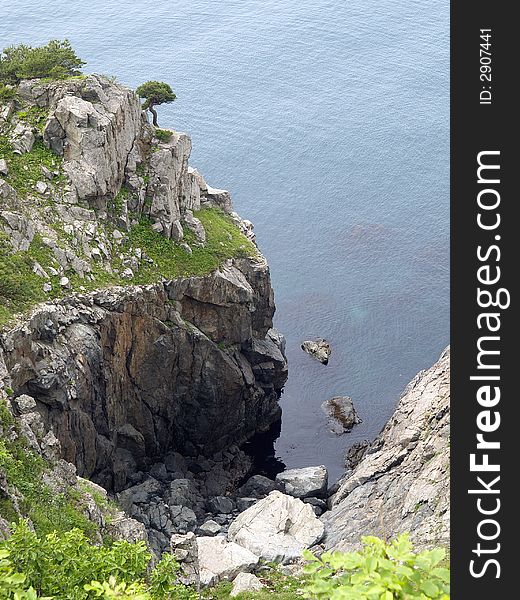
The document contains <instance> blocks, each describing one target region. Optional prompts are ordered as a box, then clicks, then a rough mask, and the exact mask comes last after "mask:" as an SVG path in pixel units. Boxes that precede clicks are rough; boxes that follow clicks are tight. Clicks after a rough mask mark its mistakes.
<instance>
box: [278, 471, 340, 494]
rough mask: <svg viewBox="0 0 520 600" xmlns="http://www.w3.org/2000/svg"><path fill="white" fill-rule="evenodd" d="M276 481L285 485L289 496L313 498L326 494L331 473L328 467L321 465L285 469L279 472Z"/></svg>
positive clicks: (284, 487)
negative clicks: (329, 473)
mask: <svg viewBox="0 0 520 600" xmlns="http://www.w3.org/2000/svg"><path fill="white" fill-rule="evenodd" d="M276 481H277V482H278V483H280V484H281V485H282V486H283V489H284V491H285V493H286V494H289V496H294V497H295V498H311V497H312V496H324V495H325V494H326V492H327V485H328V481H329V475H328V472H327V469H326V468H325V467H324V466H323V465H320V466H319V467H304V468H303V469H289V470H288V471H283V472H282V473H278V475H277V476H276Z"/></svg>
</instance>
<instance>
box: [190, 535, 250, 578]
mask: <svg viewBox="0 0 520 600" xmlns="http://www.w3.org/2000/svg"><path fill="white" fill-rule="evenodd" d="M197 546H198V556H199V567H200V582H201V584H202V585H205V586H208V585H214V584H216V583H218V582H219V581H222V580H225V579H227V580H233V579H234V578H235V577H236V576H237V575H238V573H240V572H246V571H251V570H252V569H254V567H256V565H257V564H258V562H259V560H260V559H259V557H258V556H256V555H255V554H253V553H252V552H250V551H249V550H247V549H246V548H244V547H243V546H239V545H238V544H235V543H233V542H230V541H228V540H226V539H225V538H224V537H220V536H217V537H199V538H197Z"/></svg>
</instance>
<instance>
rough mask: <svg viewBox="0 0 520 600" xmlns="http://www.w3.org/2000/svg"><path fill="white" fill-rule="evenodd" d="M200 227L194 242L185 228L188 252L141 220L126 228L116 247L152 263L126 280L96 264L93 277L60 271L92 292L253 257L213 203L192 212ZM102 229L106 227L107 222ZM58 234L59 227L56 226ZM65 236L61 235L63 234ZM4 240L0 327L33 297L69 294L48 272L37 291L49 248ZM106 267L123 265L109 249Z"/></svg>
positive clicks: (0, 240)
mask: <svg viewBox="0 0 520 600" xmlns="http://www.w3.org/2000/svg"><path fill="white" fill-rule="evenodd" d="M195 215H196V217H197V218H199V219H200V221H201V222H202V224H203V225H204V228H205V230H206V245H205V246H204V247H202V246H196V245H195V241H196V240H195V236H194V235H193V234H192V233H191V232H190V231H189V230H188V229H187V228H186V235H185V240H184V241H186V242H188V243H190V245H191V247H192V249H193V251H192V254H189V253H188V252H186V250H184V249H183V248H182V247H181V246H180V244H176V243H175V242H173V241H172V240H169V239H167V238H165V237H164V236H163V235H161V234H160V233H157V232H156V231H154V230H153V229H152V226H151V223H150V222H149V221H148V220H146V219H143V220H142V221H141V222H140V223H139V224H137V225H135V226H134V227H133V228H132V229H131V231H130V232H129V235H128V239H127V241H126V242H125V243H124V244H123V246H122V248H121V249H120V252H123V253H125V254H127V253H130V250H131V249H135V248H140V249H141V250H142V251H143V252H144V253H145V254H146V255H148V256H149V257H150V258H151V259H152V260H153V261H154V263H152V264H150V263H147V262H146V261H144V260H143V261H142V262H141V266H140V268H139V270H138V271H137V272H136V273H134V277H133V278H132V279H123V278H122V277H121V276H120V275H119V274H118V273H116V272H110V271H109V270H108V269H107V268H106V266H105V265H103V264H101V263H95V262H93V263H92V275H93V280H92V281H91V280H89V279H86V278H81V277H80V276H79V275H78V274H76V273H74V272H68V273H66V275H67V277H69V279H70V284H71V289H72V291H78V290H80V288H81V287H82V288H84V290H86V291H93V290H95V289H99V288H106V287H110V286H113V285H128V284H137V285H146V284H150V283H155V282H158V281H161V280H169V279H175V278H177V277H188V276H201V275H206V274H208V273H210V272H211V271H214V270H215V269H217V268H218V267H219V266H220V265H221V264H222V263H223V262H224V261H225V260H226V259H228V258H235V257H240V256H255V255H256V253H257V250H256V247H255V246H254V244H253V243H252V242H251V241H250V240H248V239H247V238H246V237H245V236H244V235H243V234H242V233H241V232H240V230H239V229H238V228H237V227H236V225H235V224H234V223H233V221H232V220H231V218H230V217H229V216H228V215H226V214H225V213H223V212H222V211H220V210H219V209H216V208H203V209H202V210H200V211H198V212H196V213H195ZM106 227H107V231H108V229H109V228H110V226H109V225H108V224H107V225H106ZM56 231H57V232H58V233H59V231H58V230H57V229H56ZM64 236H65V234H64ZM9 250H10V244H9V241H8V238H7V236H6V235H5V234H3V233H1V231H0V327H1V326H3V325H5V324H6V323H8V322H9V321H10V320H12V319H13V317H14V316H15V315H16V314H18V313H25V312H27V311H28V310H30V309H31V308H32V307H34V306H35V305H36V304H38V303H39V302H44V301H46V300H49V299H54V298H59V297H62V296H65V295H66V294H68V293H69V291H67V290H65V291H64V290H62V289H61V287H60V285H59V279H60V277H59V276H54V277H53V276H49V278H48V280H47V281H49V282H50V283H51V284H52V290H51V292H49V293H46V292H44V291H43V284H44V283H45V281H46V280H45V279H44V278H42V277H39V276H38V275H36V274H35V273H33V270H32V269H33V266H34V263H35V262H38V263H39V264H40V265H41V266H42V267H43V268H44V269H46V270H48V267H50V266H54V267H56V261H55V259H54V256H53V253H52V251H51V250H50V249H49V248H48V247H47V246H45V244H43V242H42V239H41V237H40V236H39V235H36V236H35V237H34V239H33V241H32V243H31V245H30V247H29V250H27V251H25V252H16V253H14V254H12V253H10V252H9ZM112 269H113V270H118V271H119V272H121V271H122V270H123V269H124V266H123V265H122V263H121V259H120V258H119V252H117V253H115V258H114V259H113V261H112Z"/></svg>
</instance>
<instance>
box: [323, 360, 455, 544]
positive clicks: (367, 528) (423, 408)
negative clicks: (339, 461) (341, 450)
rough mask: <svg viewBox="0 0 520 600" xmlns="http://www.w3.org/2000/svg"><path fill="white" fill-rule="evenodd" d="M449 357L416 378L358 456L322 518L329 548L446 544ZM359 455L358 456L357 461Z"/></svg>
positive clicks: (448, 502)
mask: <svg viewBox="0 0 520 600" xmlns="http://www.w3.org/2000/svg"><path fill="white" fill-rule="evenodd" d="M449 386H450V353H449V349H447V350H445V351H444V352H443V354H442V355H441V357H440V359H439V361H438V362H437V363H436V364H435V365H433V367H431V368H430V369H428V370H427V371H422V372H421V373H419V374H418V375H417V376H416V377H415V378H414V379H413V380H412V381H411V383H410V384H409V385H408V387H407V388H406V390H405V391H404V393H403V395H402V397H401V399H400V401H399V403H398V406H397V408H396V410H395V412H394V414H393V416H392V417H391V419H390V421H389V422H388V423H387V425H386V426H385V428H384V429H383V431H382V432H381V434H380V435H379V437H378V438H377V439H376V440H375V441H374V442H373V443H372V444H370V445H369V446H368V447H367V448H366V449H364V451H363V453H362V455H361V457H360V456H359V455H358V457H357V459H356V462H357V464H355V465H354V467H353V469H352V470H351V472H350V473H347V475H346V476H345V477H344V479H343V480H342V482H341V483H340V485H339V489H338V490H337V492H336V493H335V495H334V496H333V497H332V499H331V502H332V508H331V510H330V511H329V512H327V513H325V515H324V516H323V517H322V519H323V522H324V524H325V533H326V538H325V546H326V547H327V548H328V549H337V550H350V549H353V548H355V547H358V545H359V538H360V536H361V535H377V536H380V537H383V538H393V537H395V536H396V535H397V534H399V533H401V532H410V534H411V538H412V540H413V542H414V544H415V545H416V546H417V547H418V548H421V547H431V546H432V545H435V544H440V545H448V544H449V506H450V485H449V455H450V449H449V435H450V413H449V399H450V387H449ZM352 454H354V453H352Z"/></svg>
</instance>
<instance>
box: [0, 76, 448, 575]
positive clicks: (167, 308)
mask: <svg viewBox="0 0 520 600" xmlns="http://www.w3.org/2000/svg"><path fill="white" fill-rule="evenodd" d="M18 94H19V100H18V102H23V107H24V110H23V111H22V110H19V109H20V106H21V105H20V106H19V105H17V104H16V102H15V101H14V100H13V101H11V102H9V103H8V104H7V105H6V106H4V107H2V110H1V112H0V128H1V129H0V133H1V135H2V136H3V137H4V138H5V140H7V141H5V144H8V145H10V146H9V147H10V148H11V149H12V156H11V158H10V159H9V160H8V161H5V160H4V162H5V164H3V163H2V164H0V167H1V173H2V178H0V194H1V196H0V197H1V204H0V234H1V237H0V244H4V245H6V248H8V251H9V253H10V254H9V256H14V255H17V256H23V258H24V262H23V263H20V264H21V265H22V266H25V267H27V265H28V264H30V265H31V269H30V271H29V274H28V275H27V280H28V281H29V283H30V285H31V286H32V287H31V290H32V296H30V297H28V298H25V297H23V298H22V299H23V302H25V304H24V303H23V302H22V301H20V300H19V297H20V296H21V295H22V293H21V292H19V291H18V292H17V293H18V296H16V295H13V297H12V298H8V301H7V302H6V303H5V306H1V307H0V308H2V309H3V310H4V314H6V315H7V316H6V320H5V323H6V325H5V326H4V327H3V329H2V330H0V399H1V400H2V401H3V402H5V404H6V408H7V413H6V415H4V417H5V419H4V422H3V425H2V431H1V433H2V436H3V438H4V439H5V440H8V441H9V443H14V442H16V443H21V444H22V443H23V444H25V445H26V447H27V449H28V451H30V452H31V453H34V455H36V456H38V457H40V458H41V459H42V460H43V461H44V462H45V465H46V466H45V469H44V476H43V480H44V481H43V485H45V486H46V487H47V488H48V490H50V491H51V493H52V494H54V495H60V494H61V495H63V494H64V495H70V497H71V498H73V499H74V502H75V510H76V509H77V510H79V511H80V512H81V513H82V514H83V515H85V516H86V518H87V519H88V520H89V521H91V522H93V523H95V525H96V527H97V534H96V535H97V536H98V538H97V541H99V542H100V541H102V539H103V537H104V536H105V535H109V536H110V537H111V538H112V539H126V540H130V541H136V540H144V541H146V543H147V544H148V546H149V547H150V548H151V550H153V552H154V554H155V555H156V556H159V555H160V554H161V553H163V552H172V553H173V554H174V555H175V556H176V557H177V559H178V560H179V562H181V564H182V569H183V577H184V579H185V581H186V582H188V583H193V584H196V585H197V586H198V585H200V584H203V585H210V584H214V583H216V582H218V581H219V580H222V579H234V578H235V577H237V576H238V575H239V574H241V573H242V574H243V573H246V572H247V573H248V572H250V571H254V570H255V569H257V568H258V567H259V565H260V564H261V563H262V562H278V563H282V564H287V563H296V564H298V563H299V559H300V556H301V553H302V551H303V550H304V549H305V548H309V547H312V548H314V549H315V550H316V551H321V550H322V549H324V548H327V549H329V548H340V549H344V548H351V547H355V546H356V544H357V543H358V542H359V538H360V536H361V535H366V534H371V535H373V534H379V535H381V536H383V537H388V536H392V535H394V534H395V533H397V532H399V531H403V530H405V529H406V530H408V531H410V532H411V533H412V535H413V537H414V539H416V541H417V542H418V544H419V545H428V544H433V543H441V544H445V543H447V534H448V531H449V523H448V515H449V512H448V507H449V503H448V502H449V501H448V500H447V494H446V489H447V481H448V479H447V478H448V464H449V443H448V438H449V402H448V401H449V352H445V353H444V354H443V355H442V357H441V359H440V360H439V362H438V363H437V364H436V365H434V366H433V367H432V368H431V369H429V370H428V371H426V372H423V373H421V374H419V375H418V376H417V377H416V378H415V379H414V381H413V382H412V383H411V384H410V385H409V387H408V388H407V390H405V393H404V394H403V396H402V398H401V399H400V401H399V404H398V406H397V408H396V412H395V413H394V416H393V417H392V419H391V420H390V421H389V423H388V424H387V426H386V427H385V429H384V430H383V431H382V433H381V434H380V436H379V437H378V438H377V439H376V440H375V441H374V442H372V443H367V444H365V445H363V446H358V447H356V448H355V449H353V450H351V451H350V452H349V455H348V466H349V469H348V471H347V473H346V474H345V476H344V477H343V478H342V479H341V480H340V481H339V482H337V483H333V485H330V484H331V482H329V481H328V474H327V470H326V469H325V467H323V466H321V465H317V466H309V467H307V468H304V469H293V470H286V471H284V472H282V473H279V474H278V475H277V476H276V478H275V479H269V478H267V477H265V476H263V475H261V474H259V473H255V468H254V461H253V458H252V457H251V456H250V455H249V454H247V452H245V450H244V449H245V444H246V443H247V442H248V441H250V440H252V439H253V438H254V436H255V435H257V434H259V433H262V432H265V431H267V430H268V429H269V428H270V427H271V426H272V425H273V424H275V423H277V422H278V421H279V420H280V415H281V410H280V406H279V404H278V400H279V398H280V395H281V393H282V389H283V386H284V384H285V381H286V379H287V372H288V371H287V361H286V357H285V341H284V338H283V336H282V335H281V334H280V333H279V332H277V331H276V330H275V329H274V328H273V314H274V311H275V305H274V295H273V290H272V287H271V282H270V275H269V267H268V265H267V262H266V261H265V259H264V257H263V256H262V255H261V253H260V252H259V250H258V248H257V247H256V244H255V238H254V233H253V226H252V224H251V223H249V222H248V221H245V220H243V219H241V218H240V217H239V216H238V215H237V214H236V213H234V211H233V208H232V204H231V199H230V196H229V194H228V193H227V192H226V191H224V190H219V189H215V188H212V187H210V186H208V185H207V183H206V182H205V180H204V178H203V177H202V176H201V175H200V174H199V173H198V172H197V171H196V170H195V169H193V168H192V167H190V166H189V165H188V158H189V154H190V149H191V142H190V139H189V137H188V136H186V135H185V134H182V133H178V132H173V131H171V132H166V133H167V134H168V135H167V137H168V139H167V140H166V141H165V140H164V139H159V138H158V137H157V132H156V130H155V129H154V128H153V127H151V126H150V125H149V124H148V122H147V120H146V117H145V116H144V113H143V112H142V110H141V107H140V104H139V100H138V98H137V97H136V96H135V94H134V93H133V92H131V91H130V90H128V89H127V88H124V87H123V86H120V85H118V84H115V83H113V82H111V81H109V80H108V79H106V78H103V77H100V76H88V77H86V78H83V79H79V80H71V81H66V82H53V83H41V82H37V81H32V82H31V81H28V82H23V83H22V84H21V85H20V87H19V90H18ZM28 114H30V115H32V116H31V119H32V120H31V121H30V122H29V121H27V120H24V119H27V115H28ZM163 138H164V134H163ZM35 148H36V149H37V150H38V152H39V153H40V154H39V156H43V157H44V158H45V160H47V165H48V166H46V165H45V164H42V165H41V166H38V168H37V169H36V172H34V169H33V162H30V161H28V163H27V164H26V165H25V166H27V169H26V170H25V171H26V172H27V173H28V175H27V177H29V175H30V176H31V177H32V179H30V178H29V182H31V181H32V183H30V185H29V183H27V181H26V179H23V185H22V184H21V183H20V181H21V180H20V178H19V176H18V174H17V173H16V172H15V167H16V168H18V167H19V166H20V164H19V163H20V161H22V163H23V160H24V157H25V156H28V155H30V154H31V152H33V151H34V149H35ZM49 153H50V154H49ZM20 157H22V158H20ZM28 165H31V167H30V168H29V166H28ZM31 169H33V170H31ZM22 171H24V170H23V167H22ZM22 175H23V173H22ZM4 177H5V179H4ZM24 177H25V176H24ZM146 244H148V246H145V245H146ZM1 249H2V251H4V246H3V245H2V246H1ZM167 252H170V253H171V254H170V255H168V256H171V257H173V259H175V260H173V259H172V260H171V261H168V260H167V261H165V262H166V263H168V264H166V266H165V263H164V262H163V260H162V259H163V255H164V253H167ZM8 258H9V257H8ZM176 261H177V262H178V263H179V264H182V265H183V269H182V270H181V271H180V272H176V273H173V272H172V271H169V270H168V268H169V267H170V266H171V265H170V264H169V263H176V264H177V262H176ZM164 269H166V271H165V270H164ZM165 273H166V274H167V275H168V276H167V275H165ZM22 291H23V290H22ZM15 301H16V302H18V304H16V302H15ZM13 306H14V307H15V308H20V307H23V308H24V310H23V311H18V312H17V311H16V310H15V309H14V308H13ZM1 316H2V314H1V313H0V317H1ZM302 348H303V349H304V350H305V351H306V352H308V353H309V354H310V356H312V357H313V358H314V359H316V360H319V361H320V362H322V363H323V364H324V365H326V364H327V362H328V360H329V357H330V355H331V349H330V346H329V344H328V342H326V340H323V339H321V338H320V339H318V340H316V341H314V342H311V341H309V342H304V345H303V346H302ZM323 409H324V410H326V411H327V413H328V414H329V415H330V417H331V426H332V427H333V430H334V431H336V432H337V433H338V434H340V433H343V432H345V431H348V430H349V429H350V428H351V427H352V426H354V425H355V424H356V423H358V422H359V417H358V416H357V414H356V411H355V409H354V406H353V404H352V400H351V399H350V398H349V397H347V396H342V397H339V396H338V397H335V398H333V399H331V400H330V401H329V402H328V403H326V404H325V405H324V407H323ZM4 480H5V481H4ZM0 499H2V500H5V503H6V505H7V506H8V507H9V512H10V514H15V516H16V517H17V518H18V519H20V518H26V517H27V514H25V513H24V509H23V506H24V502H23V493H22V491H21V490H20V489H17V487H16V485H14V484H13V483H12V482H10V481H8V480H7V478H6V476H5V474H4V473H2V472H1V471H0ZM113 502H116V503H117V506H116V507H114V505H113V504H112V503H113ZM382 515H383V516H384V518H382ZM9 534H10V525H9V521H8V519H7V518H5V517H4V515H3V514H2V515H1V516H0V535H2V536H3V537H7V536H8V535H9ZM242 579H243V581H242V583H241V585H251V586H253V587H254V586H255V585H258V582H256V581H255V580H254V579H251V578H249V579H248V578H245V579H247V582H246V580H245V579H244V578H243V577H242Z"/></svg>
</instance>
